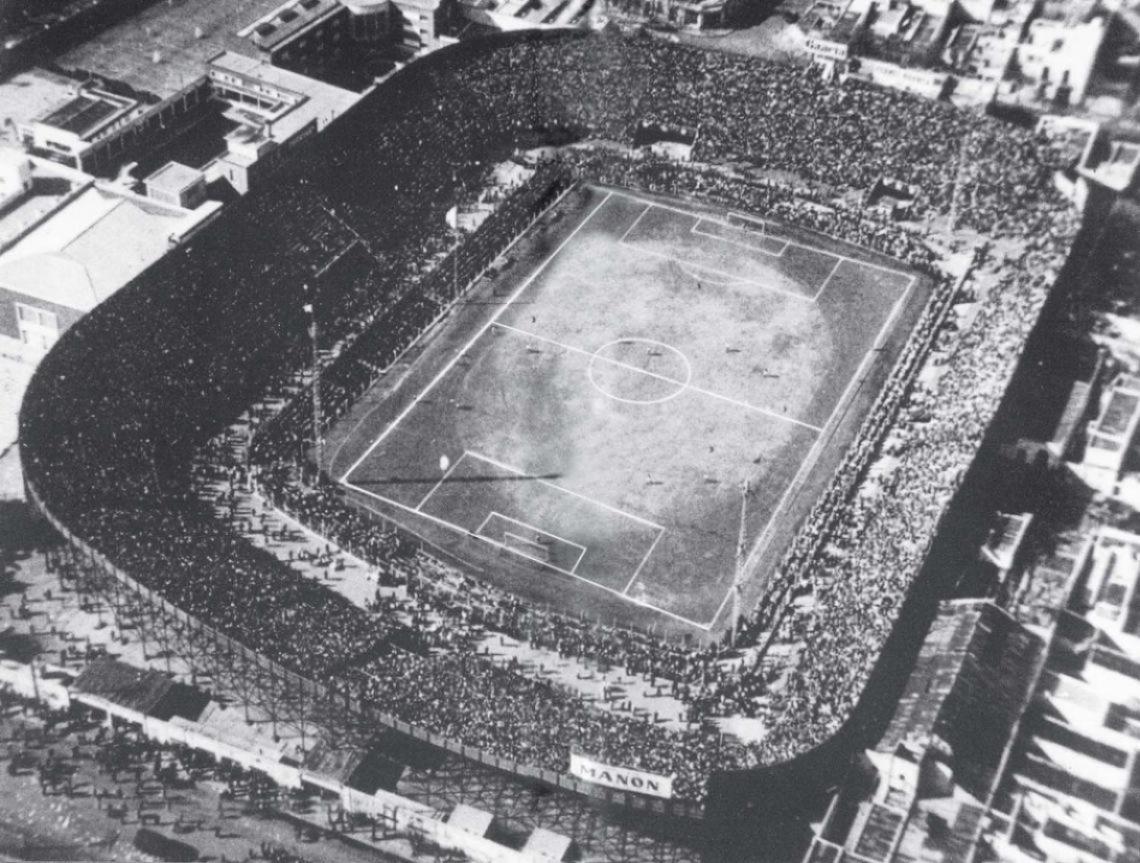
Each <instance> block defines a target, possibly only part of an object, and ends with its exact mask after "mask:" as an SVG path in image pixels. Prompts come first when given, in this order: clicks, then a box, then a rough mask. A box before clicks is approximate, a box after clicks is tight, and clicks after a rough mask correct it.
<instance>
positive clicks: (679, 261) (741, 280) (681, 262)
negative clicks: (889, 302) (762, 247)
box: [621, 243, 815, 304]
mask: <svg viewBox="0 0 1140 863" xmlns="http://www.w3.org/2000/svg"><path fill="white" fill-rule="evenodd" d="M621 245H622V246H623V247H624V248H626V249H632V250H633V251H635V252H639V253H640V254H643V255H650V256H651V257H654V258H661V259H663V260H666V261H672V262H673V263H674V264H676V265H677V266H679V267H682V268H684V267H692V268H693V269H695V270H704V271H705V272H707V273H715V274H716V275H718V276H720V277H721V278H723V279H728V280H729V281H730V282H736V283H738V284H742V285H750V286H752V287H754V288H756V289H757V290H761V291H772V292H773V293H776V294H783V295H784V296H786V297H789V298H791V299H793V300H800V301H801V302H805V303H812V304H814V303H815V300H813V299H812V298H811V297H809V296H807V295H806V294H799V293H796V292H795V291H786V290H784V289H783V288H774V287H772V286H771V285H765V284H762V283H760V282H757V281H755V280H754V279H750V278H748V277H747V276H738V275H735V274H733V273H726V272H725V271H724V270H718V269H717V268H716V267H709V266H706V265H705V264H697V263H694V262H693V261H686V260H685V259H683V258H678V257H677V256H676V255H667V254H665V253H664V252H657V251H654V250H653V249H645V248H642V247H641V246H636V245H634V244H632V243H622V244H621Z"/></svg>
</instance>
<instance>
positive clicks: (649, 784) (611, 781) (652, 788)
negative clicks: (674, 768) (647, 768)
mask: <svg viewBox="0 0 1140 863" xmlns="http://www.w3.org/2000/svg"><path fill="white" fill-rule="evenodd" d="M570 773H571V775H573V776H576V777H578V778H579V779H582V780H585V781H586V782H593V783H595V784H597V785H605V786H606V787H607V788H616V789H618V790H619V791H632V792H633V793H634V794H651V795H653V796H654V797H664V798H665V799H669V798H670V797H672V796H673V780H672V778H671V777H669V776H658V775H657V774H656V773H645V772H643V771H641V770H631V769H630V768H628V767H614V766H613V765H612V764H602V762H600V761H594V760H593V759H590V758H586V757H585V756H583V755H575V754H574V753H573V752H572V753H570Z"/></svg>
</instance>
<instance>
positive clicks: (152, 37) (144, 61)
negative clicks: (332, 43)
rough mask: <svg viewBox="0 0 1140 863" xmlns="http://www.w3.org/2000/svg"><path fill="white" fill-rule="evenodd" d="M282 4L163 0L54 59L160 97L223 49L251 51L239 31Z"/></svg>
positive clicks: (194, 76)
mask: <svg viewBox="0 0 1140 863" xmlns="http://www.w3.org/2000/svg"><path fill="white" fill-rule="evenodd" d="M281 6H282V2H281V0H227V2H223V3H219V2H217V0H168V2H165V3H155V4H152V5H150V6H147V7H146V8H145V9H143V10H142V11H140V12H139V13H138V14H136V15H132V16H131V17H129V18H127V19H126V20H125V21H121V22H119V23H118V24H115V25H114V26H112V27H109V28H107V29H106V30H103V31H102V32H100V33H98V34H96V35H95V36H93V37H92V38H91V39H89V40H87V41H86V42H84V43H83V44H81V45H78V46H76V47H75V48H73V49H71V50H70V51H67V52H65V53H63V54H61V55H60V56H59V57H57V58H56V62H57V63H58V64H59V66H60V67H62V68H64V69H67V70H85V71H88V72H91V73H93V74H97V75H100V76H103V77H106V78H111V79H114V80H116V81H122V82H123V83H125V84H128V85H129V86H131V87H132V88H134V89H135V90H137V91H138V92H140V93H150V94H153V95H154V96H157V97H159V98H160V99H164V98H167V97H169V96H173V95H174V94H175V93H178V92H179V91H181V90H182V89H184V88H185V87H187V86H189V85H190V84H192V83H193V82H194V81H196V80H198V79H200V78H202V77H203V76H204V75H205V74H206V63H207V61H208V60H209V59H210V58H211V57H214V56H216V55H217V54H218V53H220V52H222V51H225V50H232V51H244V52H250V51H254V50H255V47H254V45H253V43H252V42H250V41H249V40H248V39H246V38H243V37H242V36H240V35H239V33H240V32H241V31H242V30H244V29H245V28H246V27H248V26H249V25H250V24H251V23H252V22H254V21H256V20H258V19H259V18H262V17H264V16H266V15H269V14H271V13H272V12H273V11H274V10H276V9H278V8H280V7H281Z"/></svg>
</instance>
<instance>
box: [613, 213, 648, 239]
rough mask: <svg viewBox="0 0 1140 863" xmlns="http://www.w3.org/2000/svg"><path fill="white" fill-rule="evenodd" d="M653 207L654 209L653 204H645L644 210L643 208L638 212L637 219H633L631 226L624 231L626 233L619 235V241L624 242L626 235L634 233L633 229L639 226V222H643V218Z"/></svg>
mask: <svg viewBox="0 0 1140 863" xmlns="http://www.w3.org/2000/svg"><path fill="white" fill-rule="evenodd" d="M652 209H653V205H652V204H646V205H645V209H644V210H642V211H641V212H640V213H638V214H637V218H636V219H634V220H633V221H632V222H631V223H630V225H629V227H628V228H626V229H625V233H624V234H622V235H621V237H619V238H618V242H619V243H624V242H625V238H626V237H628V236H629V235H630V234H632V233H633V229H634V228H636V227H637V226H638V225H639V224H641V220H642V219H644V218H645V214H646V213H648V212H649V211H650V210H652Z"/></svg>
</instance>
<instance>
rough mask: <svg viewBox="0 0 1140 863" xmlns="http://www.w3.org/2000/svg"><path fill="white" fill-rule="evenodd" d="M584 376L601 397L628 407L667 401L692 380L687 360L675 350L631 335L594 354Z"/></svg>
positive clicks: (605, 346)
mask: <svg viewBox="0 0 1140 863" xmlns="http://www.w3.org/2000/svg"><path fill="white" fill-rule="evenodd" d="M586 373H587V374H588V375H589V378H590V383H591V384H593V386H594V389H596V390H597V391H598V392H600V393H601V394H602V395H604V396H606V397H607V398H611V399H613V400H614V401H617V402H622V403H624V404H631V405H655V404H660V403H661V402H667V401H669V399H674V398H676V397H677V396H679V395H680V394H681V393H682V392H684V391H685V387H687V386H688V385H689V381H691V380H692V379H693V368H692V366H690V365H689V359H688V357H686V356H685V355H684V354H683V353H681V352H680V351H679V350H677V349H676V348H675V347H673V346H672V345H667V344H665V343H664V342H659V341H655V340H654V339H642V338H637V337H634V336H630V337H628V338H624V339H614V340H613V341H612V342H606V344H604V345H602V346H601V347H600V348H598V349H597V350H596V351H594V353H593V354H592V355H591V356H590V364H589V366H588V367H587V369H586Z"/></svg>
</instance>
